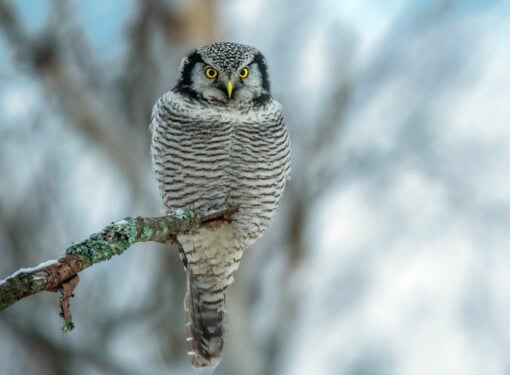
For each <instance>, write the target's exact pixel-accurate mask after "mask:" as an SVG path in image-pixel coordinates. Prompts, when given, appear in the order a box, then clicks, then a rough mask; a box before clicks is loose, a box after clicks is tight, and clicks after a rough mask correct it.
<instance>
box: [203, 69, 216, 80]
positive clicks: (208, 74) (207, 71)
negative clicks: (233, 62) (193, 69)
mask: <svg viewBox="0 0 510 375" xmlns="http://www.w3.org/2000/svg"><path fill="white" fill-rule="evenodd" d="M205 76H206V77H207V78H209V79H213V78H216V77H217V76H218V71H217V70H216V69H214V68H206V69H205Z"/></svg>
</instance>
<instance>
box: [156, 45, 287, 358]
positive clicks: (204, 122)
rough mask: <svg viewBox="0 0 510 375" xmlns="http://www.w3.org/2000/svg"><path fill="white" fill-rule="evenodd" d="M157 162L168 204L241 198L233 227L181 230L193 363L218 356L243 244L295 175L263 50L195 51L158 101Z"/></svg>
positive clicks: (259, 229)
mask: <svg viewBox="0 0 510 375" xmlns="http://www.w3.org/2000/svg"><path fill="white" fill-rule="evenodd" d="M150 128H151V131H152V147H151V154H152V163H153V168H154V170H155V174H156V177H157V180H158V182H159V189H160V193H161V196H162V199H163V203H164V206H165V210H166V211H167V212H172V211H174V210H176V209H179V208H186V209H193V210H195V209H198V210H205V211H206V210H211V209H214V208H217V207H224V206H238V207H239V211H238V212H237V213H235V214H234V215H232V218H231V219H232V220H231V222H230V223H229V224H228V225H224V226H221V227H220V228H219V229H216V230H213V229H211V228H206V227H204V228H201V229H199V230H198V231H196V232H194V233H189V234H181V235H179V236H178V238H177V239H178V241H179V243H180V244H181V249H180V252H181V257H182V258H183V263H184V266H185V269H186V275H187V295H186V299H185V309H186V311H187V313H188V319H189V322H188V326H189V327H190V334H191V337H189V338H188V341H189V342H190V343H191V351H190V352H189V353H188V354H189V355H190V356H191V362H192V364H193V366H195V367H214V366H216V365H217V364H218V363H219V362H220V360H221V351H222V349H223V336H224V315H225V295H226V291H227V288H228V286H229V285H230V284H231V283H232V282H233V276H232V275H233V273H234V271H236V270H237V268H238V267H239V262H240V261H241V256H242V254H243V249H244V248H245V247H246V246H248V245H250V244H252V243H253V242H255V240H256V239H257V238H259V237H260V236H261V235H262V233H263V232H264V231H265V230H266V228H267V227H268V225H269V222H270V220H271V218H272V216H273V215H274V213H275V210H276V208H277V206H278V203H279V201H280V197H281V195H282V193H283V190H284V187H285V183H286V181H287V179H288V177H289V173H290V145H289V137H288V135H287V130H286V127H285V123H284V119H283V115H282V111H281V105H280V104H279V103H278V102H277V101H275V100H274V99H273V98H272V97H271V93H270V85H269V76H268V69H267V65H266V59H265V58H264V56H263V55H262V53H261V52H259V51H258V50H257V49H255V48H252V47H249V46H246V45H242V44H237V43H229V42H218V43H213V44H209V45H206V46H203V47H200V48H197V49H194V50H191V51H190V52H189V53H188V54H187V55H186V56H185V57H184V59H183V60H182V63H181V66H180V69H179V73H178V76H177V84H176V85H175V87H174V88H173V89H172V90H170V91H169V92H167V93H165V94H164V95H163V96H162V97H161V98H160V99H159V100H158V101H157V102H156V104H155V105H154V108H153V111H152V120H151V126H150Z"/></svg>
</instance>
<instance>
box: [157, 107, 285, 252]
mask: <svg viewBox="0 0 510 375" xmlns="http://www.w3.org/2000/svg"><path fill="white" fill-rule="evenodd" d="M175 112H177V110H175V109H174V111H172V108H170V109H169V110H167V111H166V112H163V111H158V112H156V114H155V115H153V125H152V130H153V142H152V157H153V165H154V170H155V172H156V176H157V178H158V181H159V186H160V191H161V195H162V197H163V202H164V205H165V207H166V208H167V209H168V210H173V209H177V208H189V209H201V210H210V209H214V208H215V207H221V206H224V205H235V206H239V212H238V213H237V214H236V215H235V216H234V217H233V224H234V226H235V228H237V232H238V233H239V234H241V235H242V237H244V238H245V240H246V241H247V242H251V241H253V240H254V239H256V238H257V237H258V236H260V235H261V233H262V232H263V231H264V229H265V228H266V227H267V226H268V224H269V221H270V219H271V217H272V216H273V215H274V212H275V210H276V208H277V206H278V202H279V199H280V196H281V194H282V192H283V189H284V186H285V180H286V178H287V175H288V173H289V163H290V150H289V140H288V136H287V132H286V129H285V126H284V122H283V117H282V115H281V113H280V112H279V110H278V111H268V110H266V111H260V112H254V111H247V112H244V113H241V112H236V111H222V110H219V109H214V108H213V109H210V108H208V109H196V110H193V111H191V110H190V111H183V110H182V109H180V112H179V113H175Z"/></svg>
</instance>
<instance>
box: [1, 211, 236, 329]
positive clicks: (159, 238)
mask: <svg viewBox="0 0 510 375" xmlns="http://www.w3.org/2000/svg"><path fill="white" fill-rule="evenodd" d="M237 210H238V209H237V207H231V208H225V209H220V210H217V211H211V212H206V213H203V214H198V213H196V212H193V211H190V210H185V209H181V210H177V211H175V212H174V213H172V214H170V215H167V216H161V217H152V218H150V217H135V218H132V217H127V218H125V219H123V220H121V221H118V222H116V223H112V224H111V225H109V226H107V227H106V228H105V229H104V230H103V231H102V232H101V233H95V234H93V235H91V236H90V237H89V238H88V239H87V240H85V241H83V242H80V243H78V244H76V245H72V246H70V247H69V248H67V250H66V253H65V255H63V256H62V257H60V258H58V259H56V260H51V261H49V262H45V263H41V264H40V265H38V266H36V267H34V268H22V269H20V270H18V271H16V272H15V273H13V274H12V275H11V276H9V277H7V278H6V279H4V280H0V311H2V310H4V309H6V308H8V307H9V306H11V305H12V304H14V303H15V302H17V301H19V300H21V299H22V298H25V297H28V296H31V295H33V294H36V293H39V292H42V291H50V292H56V291H59V292H60V293H61V296H60V307H61V310H62V312H61V315H62V317H63V318H64V327H63V330H64V331H70V330H71V329H72V328H73V323H72V317H71V312H70V310H69V298H70V297H71V296H72V295H73V294H72V293H73V290H74V288H75V287H76V285H77V284H78V281H79V279H78V275H77V274H78V273H79V272H81V271H82V270H84V269H85V268H88V267H90V266H92V265H94V264H96V263H99V262H103V261H105V260H109V259H110V258H111V257H113V256H114V255H120V254H122V253H123V252H124V251H125V250H127V249H128V248H129V247H130V246H131V245H133V244H135V243H137V242H147V241H154V242H160V243H166V244H168V243H172V242H174V243H177V239H176V235H177V234H179V233H186V232H191V231H194V230H196V229H198V228H199V227H201V226H202V225H204V224H207V225H208V226H210V227H211V228H215V227H217V226H218V225H221V224H223V223H225V221H228V220H229V219H230V215H232V214H233V213H235V212H236V211H237ZM213 222H214V225H211V224H212V223H213Z"/></svg>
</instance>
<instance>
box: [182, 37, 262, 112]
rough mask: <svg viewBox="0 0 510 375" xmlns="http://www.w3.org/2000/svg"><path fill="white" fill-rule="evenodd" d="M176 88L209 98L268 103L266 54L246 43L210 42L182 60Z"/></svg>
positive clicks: (221, 100)
mask: <svg viewBox="0 0 510 375" xmlns="http://www.w3.org/2000/svg"><path fill="white" fill-rule="evenodd" d="M174 90H177V91H180V92H182V93H184V94H187V95H189V96H192V97H199V98H201V99H204V100H206V101H209V102H221V103H238V102H247V101H254V102H259V103H264V102H265V101H267V100H269V99H270V90H269V77H268V73H267V65H266V62H265V58H264V56H263V55H262V53H260V51H258V50H257V49H255V48H253V47H249V46H246V45H243V44H237V43H230V42H217V43H212V44H208V45H206V46H203V47H200V48H197V49H194V50H191V51H190V52H189V53H188V54H187V55H186V57H185V58H184V59H183V60H182V63H181V67H180V69H179V75H178V77H177V84H176V86H175V88H174Z"/></svg>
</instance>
